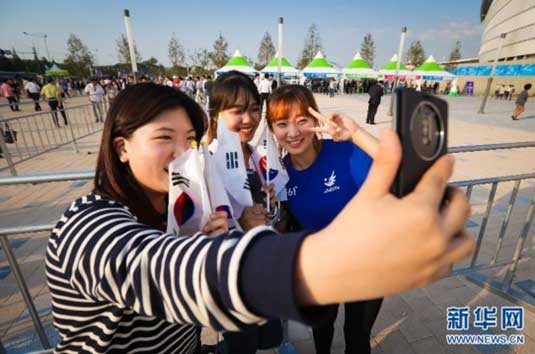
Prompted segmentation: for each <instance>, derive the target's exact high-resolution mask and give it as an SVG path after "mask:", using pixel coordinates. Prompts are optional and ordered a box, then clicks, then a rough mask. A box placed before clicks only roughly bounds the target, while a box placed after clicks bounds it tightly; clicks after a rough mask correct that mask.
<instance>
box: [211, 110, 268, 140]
mask: <svg viewBox="0 0 535 354" xmlns="http://www.w3.org/2000/svg"><path fill="white" fill-rule="evenodd" d="M220 114H221V116H222V117H223V120H224V121H225V123H226V124H227V128H228V129H229V130H230V131H233V132H236V133H238V134H239V136H240V142H241V143H248V142H249V141H251V139H252V138H253V136H254V134H255V132H256V128H258V124H259V123H260V106H259V105H258V103H256V102H255V101H251V102H249V105H246V104H245V101H244V100H240V101H239V102H238V103H236V104H235V105H233V106H232V107H230V108H228V109H225V110H223V111H221V113H220Z"/></svg>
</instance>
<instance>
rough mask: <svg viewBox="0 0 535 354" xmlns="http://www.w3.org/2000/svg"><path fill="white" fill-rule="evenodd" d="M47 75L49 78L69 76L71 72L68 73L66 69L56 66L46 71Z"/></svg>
mask: <svg viewBox="0 0 535 354" xmlns="http://www.w3.org/2000/svg"><path fill="white" fill-rule="evenodd" d="M45 75H49V76H69V71H67V70H65V69H61V68H60V67H59V66H57V65H56V64H54V65H52V67H50V69H48V70H47V71H45Z"/></svg>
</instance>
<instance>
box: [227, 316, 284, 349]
mask: <svg viewBox="0 0 535 354" xmlns="http://www.w3.org/2000/svg"><path fill="white" fill-rule="evenodd" d="M223 338H224V341H223V345H220V346H218V351H217V352H218V354H254V353H256V351H257V350H264V349H270V348H275V347H278V346H279V345H280V344H281V342H282V325H281V321H280V320H270V321H268V322H267V323H266V324H264V325H262V326H251V327H248V328H246V329H243V330H242V331H241V332H225V333H223ZM220 349H221V350H220Z"/></svg>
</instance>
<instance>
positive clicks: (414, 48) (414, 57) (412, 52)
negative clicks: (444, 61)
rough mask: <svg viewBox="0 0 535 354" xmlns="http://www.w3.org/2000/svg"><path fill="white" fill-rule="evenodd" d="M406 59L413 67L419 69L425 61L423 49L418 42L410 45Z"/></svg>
mask: <svg viewBox="0 0 535 354" xmlns="http://www.w3.org/2000/svg"><path fill="white" fill-rule="evenodd" d="M407 59H408V60H410V61H411V62H412V64H413V65H414V66H415V67H419V66H420V65H422V63H423V62H424V61H425V52H424V48H423V47H422V43H421V42H420V41H419V40H417V41H414V42H412V43H411V46H410V47H409V50H408V51H407Z"/></svg>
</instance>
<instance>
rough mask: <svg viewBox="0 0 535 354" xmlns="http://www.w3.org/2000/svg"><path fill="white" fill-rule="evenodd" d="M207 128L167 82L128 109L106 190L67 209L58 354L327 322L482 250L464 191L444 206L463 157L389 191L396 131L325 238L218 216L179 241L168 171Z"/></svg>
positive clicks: (159, 348) (158, 346)
mask: <svg viewBox="0 0 535 354" xmlns="http://www.w3.org/2000/svg"><path fill="white" fill-rule="evenodd" d="M204 122H205V116H204V114H203V112H202V110H201V109H200V108H199V106H198V105H197V104H196V103H195V102H194V101H193V100H192V99H190V98H188V97H187V96H186V95H185V94H182V93H180V92H177V91H175V90H173V89H172V88H169V87H166V86H159V85H155V84H150V83H144V84H138V85H133V86H130V87H128V88H126V89H125V90H123V91H121V92H120V93H119V95H118V96H117V97H116V99H115V100H114V102H113V104H112V105H111V107H110V111H109V112H108V116H107V119H106V120H105V123H104V130H103V133H102V141H101V147H100V152H99V157H98V162H97V168H96V172H95V186H94V190H93V192H92V193H91V194H89V195H86V196H84V197H81V198H80V199H78V200H76V201H74V202H73V204H72V205H71V206H70V207H69V208H68V209H67V210H66V212H65V214H64V215H63V216H62V217H61V219H60V220H59V222H58V223H57V225H56V227H55V228H54V229H53V231H52V234H51V235H50V238H49V242H48V246H47V256H46V271H47V281H48V285H49V288H50V291H51V295H52V312H53V317H54V325H55V327H56V329H57V330H58V332H59V333H60V337H61V340H60V343H59V344H58V345H57V347H56V352H57V353H63V352H94V353H104V352H107V353H131V352H135V353H188V354H189V353H196V351H197V350H198V349H199V346H198V331H199V328H200V327H209V328H212V329H214V330H217V331H237V330H239V329H240V328H245V327H247V326H248V325H250V324H262V323H264V321H265V320H266V319H268V318H289V319H293V320H296V321H300V322H303V323H306V324H309V325H314V324H316V323H317V321H319V320H322V319H324V318H325V317H326V316H328V314H329V310H330V307H328V306H327V307H324V306H316V305H329V304H337V303H341V302H350V301H355V300H364V299H371V298H377V297H380V296H384V295H388V294H392V293H396V292H400V291H404V290H408V289H411V288H414V287H418V286H423V285H425V284H428V283H429V282H431V281H433V280H435V279H437V278H439V277H440V276H442V275H444V274H446V273H447V272H448V271H449V269H450V267H451V265H452V263H453V262H456V261H458V260H460V259H462V258H464V257H466V256H467V255H468V254H470V253H471V252H472V250H473V245H474V242H473V240H472V239H471V237H470V236H469V235H468V234H467V233H466V232H465V230H464V221H465V220H466V219H467V217H468V215H469V206H468V203H467V201H466V199H465V197H464V195H463V194H462V192H461V191H460V190H457V189H453V190H451V192H450V193H449V200H450V202H449V203H448V205H447V206H446V207H444V208H442V209H440V210H439V205H440V202H441V199H442V196H443V194H444V192H445V190H446V187H447V180H448V179H449V177H450V176H451V173H452V169H453V160H452V159H451V158H450V157H444V158H441V159H440V160H438V161H437V162H436V163H435V164H434V165H433V166H432V168H431V169H430V170H429V171H428V172H427V173H426V174H425V175H424V177H423V179H422V180H421V181H420V183H419V184H418V186H417V187H416V189H415V191H414V192H413V193H411V194H409V195H408V196H406V197H405V198H402V199H398V198H396V197H394V196H392V195H391V194H390V193H389V189H390V185H391V183H392V181H393V179H394V176H395V173H396V170H397V168H398V166H399V162H400V159H401V147H400V145H399V140H398V139H397V137H396V135H395V133H394V132H392V131H386V132H385V133H384V134H383V136H382V137H381V139H380V141H379V149H378V153H377V155H376V156H375V157H374V163H373V165H372V167H371V169H370V172H369V174H368V178H367V180H366V182H365V183H364V185H363V186H362V187H361V189H360V192H359V193H358V194H357V196H356V197H354V198H353V199H351V201H349V202H348V203H347V205H346V207H345V208H344V209H343V210H342V212H340V214H339V215H338V216H337V217H336V218H335V219H334V220H333V221H332V222H331V223H330V224H329V225H328V226H327V227H325V228H324V229H322V230H319V231H317V232H314V233H306V232H297V233H293V234H287V235H285V236H284V237H280V236H279V235H277V234H276V232H275V231H273V230H272V229H271V228H268V227H263V226H260V227H256V228H253V229H252V230H250V231H249V232H247V233H245V234H241V233H240V232H231V233H225V234H223V235H220V236H219V237H216V238H213V237H208V236H206V235H205V234H204V233H218V232H220V231H224V230H225V228H226V226H224V223H223V222H222V218H218V217H217V215H215V218H213V220H212V221H213V222H212V223H211V225H207V227H205V230H202V232H201V233H197V234H195V235H192V236H187V237H186V236H175V235H170V234H166V233H165V232H164V231H163V230H165V225H164V221H165V220H166V217H165V213H166V208H165V204H166V202H165V200H166V196H167V193H168V180H167V179H168V176H167V165H168V163H169V162H170V161H172V160H173V159H174V158H175V157H176V156H179V155H180V153H182V152H183V151H185V150H186V149H187V148H188V147H189V146H190V145H189V141H191V140H199V139H200V138H201V136H202V134H203V133H204ZM379 213H381V214H382V222H381V223H377V222H376V221H375V220H374V217H375V215H378V214H379ZM220 222H221V223H220ZM209 224H210V223H209ZM355 230H358V232H355ZM454 236H457V237H454Z"/></svg>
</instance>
